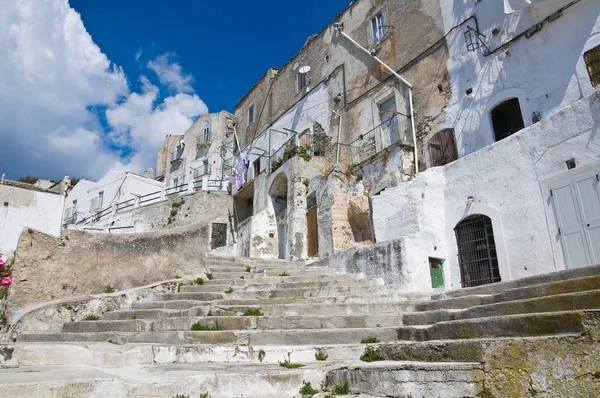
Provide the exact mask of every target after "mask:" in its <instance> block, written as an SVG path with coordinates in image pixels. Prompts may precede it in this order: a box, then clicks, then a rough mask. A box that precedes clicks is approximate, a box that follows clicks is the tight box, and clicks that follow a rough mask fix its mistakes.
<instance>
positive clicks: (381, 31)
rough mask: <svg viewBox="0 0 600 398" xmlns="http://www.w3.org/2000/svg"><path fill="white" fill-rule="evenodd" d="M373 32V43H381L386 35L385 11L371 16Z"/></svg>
mask: <svg viewBox="0 0 600 398" xmlns="http://www.w3.org/2000/svg"><path fill="white" fill-rule="evenodd" d="M371 33H372V38H373V44H377V43H379V42H380V41H381V40H383V38H384V36H385V25H384V24H383V11H380V12H379V13H377V15H375V16H374V17H373V18H371Z"/></svg>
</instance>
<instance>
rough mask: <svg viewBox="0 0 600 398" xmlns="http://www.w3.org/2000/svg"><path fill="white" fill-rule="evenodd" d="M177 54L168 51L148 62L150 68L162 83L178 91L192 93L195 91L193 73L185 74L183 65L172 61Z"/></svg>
mask: <svg viewBox="0 0 600 398" xmlns="http://www.w3.org/2000/svg"><path fill="white" fill-rule="evenodd" d="M174 56H175V54H173V53H166V54H163V55H160V56H158V57H156V59H155V60H154V61H150V62H148V68H150V69H152V70H153V71H154V72H155V73H156V75H157V76H158V79H159V80H160V82H161V83H162V84H164V85H165V86H167V87H169V88H170V89H171V90H173V91H175V92H177V93H191V92H193V91H194V89H193V88H192V86H191V84H192V82H193V81H194V79H193V77H192V75H184V74H183V71H182V68H181V65H179V64H178V63H177V62H171V58H173V57H174Z"/></svg>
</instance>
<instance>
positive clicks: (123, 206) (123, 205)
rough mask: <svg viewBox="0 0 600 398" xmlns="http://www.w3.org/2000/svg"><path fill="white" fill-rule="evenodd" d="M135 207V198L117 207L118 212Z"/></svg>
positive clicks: (118, 204)
mask: <svg viewBox="0 0 600 398" xmlns="http://www.w3.org/2000/svg"><path fill="white" fill-rule="evenodd" d="M133 205H135V198H133V199H129V200H126V201H123V202H121V203H117V204H116V205H115V206H116V210H117V211H120V210H124V209H127V208H129V207H132V206H133Z"/></svg>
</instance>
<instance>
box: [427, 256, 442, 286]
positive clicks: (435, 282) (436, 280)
mask: <svg viewBox="0 0 600 398" xmlns="http://www.w3.org/2000/svg"><path fill="white" fill-rule="evenodd" d="M443 263H444V260H441V259H439V258H431V257H429V274H430V275H431V287H432V288H433V289H437V288H440V287H443V286H444V269H443V265H442V264H443Z"/></svg>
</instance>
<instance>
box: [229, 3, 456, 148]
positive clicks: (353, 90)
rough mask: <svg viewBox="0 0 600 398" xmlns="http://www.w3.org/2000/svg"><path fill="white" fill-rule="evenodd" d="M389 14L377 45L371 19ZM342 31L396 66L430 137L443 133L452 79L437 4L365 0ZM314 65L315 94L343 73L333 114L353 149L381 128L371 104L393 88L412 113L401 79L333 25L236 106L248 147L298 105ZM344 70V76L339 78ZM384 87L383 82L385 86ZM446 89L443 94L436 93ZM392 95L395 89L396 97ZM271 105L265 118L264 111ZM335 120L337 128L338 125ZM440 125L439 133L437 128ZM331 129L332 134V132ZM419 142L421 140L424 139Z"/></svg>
mask: <svg viewBox="0 0 600 398" xmlns="http://www.w3.org/2000/svg"><path fill="white" fill-rule="evenodd" d="M380 10H383V12H384V18H385V23H386V25H387V26H388V32H389V34H388V35H387V37H386V38H385V39H384V40H383V41H381V42H380V43H378V44H377V45H376V46H373V45H372V43H371V33H370V29H371V28H370V18H371V17H373V16H374V15H375V14H376V13H377V12H379V11H380ZM336 22H341V23H343V25H344V32H346V33H348V34H349V35H350V36H351V37H353V38H354V39H355V40H357V41H358V42H359V43H361V44H362V45H363V46H365V47H367V48H372V47H374V48H375V49H376V51H377V55H378V56H379V57H380V58H381V59H382V60H383V61H384V62H386V63H387V64H388V65H390V67H392V68H393V69H395V70H400V71H401V73H403V74H404V75H405V76H406V78H407V79H408V80H409V81H410V82H411V83H413V85H414V86H415V88H414V106H415V115H416V121H415V122H416V123H415V124H416V125H417V126H419V128H420V129H423V130H424V131H429V130H431V129H433V130H437V127H435V126H438V125H439V124H440V123H442V122H443V121H444V118H443V112H441V110H442V109H443V107H444V105H445V104H446V101H447V93H446V92H444V90H446V88H447V87H448V86H449V84H447V80H448V75H447V73H446V69H445V66H446V60H447V50H446V47H445V42H444V41H443V40H442V37H443V34H444V32H443V26H442V25H443V24H442V18H441V10H440V5H439V2H437V1H433V0H409V1H406V0H360V1H355V2H353V3H352V4H351V5H350V6H349V8H348V9H347V10H345V11H344V12H343V13H342V14H340V15H339V16H338V17H337V18H336ZM304 65H308V66H310V67H311V71H310V73H309V75H308V79H309V87H310V88H314V87H315V86H317V85H319V84H320V83H321V82H322V81H323V79H325V78H327V77H329V76H330V75H332V73H335V74H338V73H342V74H343V79H344V83H345V86H344V87H342V89H341V90H340V91H339V92H336V93H331V94H332V97H333V98H335V97H337V95H338V94H339V98H340V99H341V104H340V105H339V107H338V108H336V104H335V103H330V105H329V108H330V109H329V114H330V115H331V114H332V110H333V109H337V110H338V111H341V112H342V114H343V117H342V124H343V125H342V129H341V130H342V134H343V137H342V142H344V143H348V142H350V141H352V140H353V139H355V138H356V137H358V136H359V135H360V134H362V133H365V132H367V131H368V130H370V129H371V128H373V127H375V126H376V125H378V124H379V122H378V120H376V119H377V116H378V115H377V112H376V107H374V104H373V101H374V100H377V99H378V98H379V99H385V98H383V97H386V96H388V95H389V94H390V93H392V92H393V90H396V96H397V98H398V101H399V104H398V106H399V110H403V109H404V108H407V101H406V100H405V99H406V98H407V93H406V89H405V87H403V86H401V85H400V83H398V82H397V80H396V79H395V78H391V79H389V76H390V75H389V73H387V72H386V71H385V70H384V69H383V68H382V67H381V66H379V65H378V64H377V63H376V62H375V61H374V60H373V59H372V58H371V57H370V56H368V55H366V54H364V53H363V52H361V51H360V50H359V49H358V48H356V47H355V46H354V45H353V44H352V43H350V42H349V41H348V40H346V39H345V38H343V37H342V36H341V35H339V33H338V32H337V31H336V30H335V29H334V27H333V24H330V25H329V26H327V27H326V28H325V29H324V30H323V31H321V32H320V33H319V34H317V35H315V36H313V37H311V38H309V40H308V41H307V43H306V44H305V46H304V47H303V48H302V50H301V51H300V52H299V53H298V54H297V55H296V56H295V57H294V58H293V59H292V60H290V62H288V63H287V64H286V65H285V66H284V67H283V68H282V69H281V70H279V71H277V73H276V74H275V73H268V74H267V75H265V76H264V77H263V78H262V79H261V81H260V82H259V83H258V84H257V85H256V86H255V87H254V88H253V89H252V90H251V91H250V92H249V93H248V94H247V95H246V97H244V98H243V99H242V100H241V101H240V103H239V104H238V105H237V106H236V112H235V114H236V117H237V119H238V121H239V127H238V131H239V133H240V136H244V135H245V136H246V138H245V139H243V140H242V141H244V142H248V141H249V140H250V139H251V138H252V136H253V134H254V133H256V134H260V132H262V131H263V130H265V129H266V128H267V127H268V126H269V125H271V124H272V123H273V121H274V120H277V119H278V118H279V117H280V115H282V114H283V113H285V112H286V111H287V110H288V109H290V108H291V107H293V106H294V105H295V103H296V102H297V101H299V100H300V99H301V98H302V96H303V95H304V92H301V93H296V73H297V71H298V68H300V67H301V66H304ZM340 71H341V72H340ZM381 83H383V84H381ZM440 84H441V85H442V87H443V90H442V92H440V91H439V90H438V88H437V86H438V85H440ZM390 90H392V91H390ZM251 103H254V105H255V118H256V119H257V120H255V122H254V123H253V125H252V126H250V127H251V128H248V126H247V109H248V107H249V106H250V104H251ZM263 103H264V104H265V106H264V110H263V112H262V116H260V118H259V115H260V113H261V107H262V105H263ZM332 122H337V120H333V118H332ZM432 126H434V127H432ZM332 127H333V125H331V126H330V130H333V128H332ZM418 135H419V136H421V135H422V134H418Z"/></svg>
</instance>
